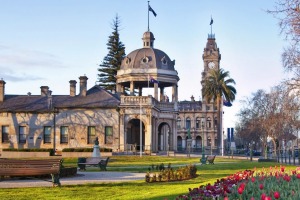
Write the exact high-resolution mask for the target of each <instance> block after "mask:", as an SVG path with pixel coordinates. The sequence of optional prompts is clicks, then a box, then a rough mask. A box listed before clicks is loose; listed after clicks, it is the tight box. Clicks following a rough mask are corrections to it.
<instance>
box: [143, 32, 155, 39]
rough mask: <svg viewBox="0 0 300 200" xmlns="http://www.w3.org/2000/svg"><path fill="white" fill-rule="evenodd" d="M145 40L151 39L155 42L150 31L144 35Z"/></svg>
mask: <svg viewBox="0 0 300 200" xmlns="http://www.w3.org/2000/svg"><path fill="white" fill-rule="evenodd" d="M143 38H149V39H152V40H155V38H154V35H153V33H152V32H150V31H147V32H145V33H144V34H143Z"/></svg>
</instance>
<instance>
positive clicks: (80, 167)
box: [78, 164, 86, 171]
mask: <svg viewBox="0 0 300 200" xmlns="http://www.w3.org/2000/svg"><path fill="white" fill-rule="evenodd" d="M78 167H79V171H85V170H86V169H85V165H82V164H79V165H78Z"/></svg>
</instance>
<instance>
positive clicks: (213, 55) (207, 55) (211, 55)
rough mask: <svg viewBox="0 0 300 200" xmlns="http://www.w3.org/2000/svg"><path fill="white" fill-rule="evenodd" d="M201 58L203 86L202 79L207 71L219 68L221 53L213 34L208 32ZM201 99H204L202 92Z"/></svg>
mask: <svg viewBox="0 0 300 200" xmlns="http://www.w3.org/2000/svg"><path fill="white" fill-rule="evenodd" d="M202 59H203V64H204V68H203V72H202V78H201V85H202V88H203V86H204V79H205V77H206V76H207V73H208V71H209V70H211V69H219V68H220V60H221V54H220V50H219V48H218V46H217V43H216V39H215V34H208V38H207V42H206V47H205V48H204V50H203V54H202ZM202 99H203V100H204V98H203V93H202Z"/></svg>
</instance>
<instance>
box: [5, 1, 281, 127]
mask: <svg viewBox="0 0 300 200" xmlns="http://www.w3.org/2000/svg"><path fill="white" fill-rule="evenodd" d="M147 5H148V2H147V1H145V0H84V1H83V0H43V1H40V0H26V1H24V0H1V6H0V21H1V23H0V78H3V80H5V82H6V85H5V93H6V94H24V95H25V94H27V93H28V92H31V93H32V94H33V95H35V94H36V95H38V94H40V86H49V88H50V90H52V94H53V95H58V94H69V81H70V80H77V82H79V81H78V77H79V76H82V75H86V76H87V77H88V88H90V87H92V86H94V85H95V83H96V81H97V73H98V72H97V68H98V65H99V64H100V63H101V62H102V60H103V58H104V57H105V56H106V55H107V53H108V50H107V46H106V43H107V41H108V37H109V35H110V34H111V32H112V31H113V30H112V22H113V19H114V18H115V16H116V15H118V16H119V17H120V19H121V29H120V39H121V41H122V42H123V44H124V45H125V47H126V54H129V53H130V52H132V51H134V50H135V49H139V48H142V40H141V38H142V36H143V33H144V32H145V31H147V21H148V20H147V16H148V7H147ZM150 5H151V7H152V8H153V10H154V11H155V12H156V13H157V16H156V17H154V16H153V15H152V14H151V13H150V31H151V32H152V33H153V34H154V36H155V43H154V47H155V48H157V49H160V50H162V51H164V52H165V53H167V54H168V55H169V57H170V58H171V60H175V61H176V63H175V69H176V70H177V72H178V75H179V78H180V81H179V83H178V93H179V100H180V101H182V100H190V97H191V96H192V95H193V96H194V97H195V99H196V100H199V99H200V96H201V84H200V81H201V72H202V71H203V60H202V54H203V49H204V47H205V45H206V42H207V36H208V33H210V31H211V27H210V25H209V23H210V20H211V17H212V18H213V20H214V23H213V27H212V32H213V33H214V34H215V37H216V42H217V45H218V47H219V49H220V52H221V63H220V66H221V68H223V69H225V70H226V71H229V73H230V77H231V78H233V79H234V80H235V81H236V85H235V87H236V90H237V95H236V100H235V101H234V102H233V106H232V107H229V108H224V128H227V127H234V126H235V124H236V122H237V120H238V118H237V116H236V114H237V113H238V111H239V110H240V108H241V103H240V101H241V100H243V99H245V98H246V97H249V96H250V95H251V94H252V93H254V92H256V91H257V90H258V89H264V90H266V91H268V90H269V89H270V87H272V86H275V85H276V84H279V83H280V81H282V80H283V79H285V78H286V77H287V74H286V73H285V72H284V70H283V67H282V63H281V53H282V51H283V48H284V46H285V45H286V43H287V42H286V41H284V37H283V36H282V35H280V30H279V27H278V21H277V20H276V19H275V18H274V17H273V16H272V15H270V14H267V13H266V10H268V9H269V10H272V9H273V8H274V6H275V3H274V1H269V0H268V1H267V0H251V1H241V0H226V1H224V0H210V1H207V0H206V1H205V0H163V1H162V0H151V1H150ZM78 89H79V87H77V90H78ZM77 93H78V91H77Z"/></svg>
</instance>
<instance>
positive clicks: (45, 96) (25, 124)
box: [0, 31, 222, 152]
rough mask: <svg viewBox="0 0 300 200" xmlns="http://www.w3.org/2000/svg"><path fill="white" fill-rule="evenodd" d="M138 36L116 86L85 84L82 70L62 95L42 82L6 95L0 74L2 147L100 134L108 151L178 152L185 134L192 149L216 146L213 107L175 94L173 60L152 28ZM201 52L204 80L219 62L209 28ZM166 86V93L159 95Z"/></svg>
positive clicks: (85, 141) (77, 140) (86, 140)
mask: <svg viewBox="0 0 300 200" xmlns="http://www.w3.org/2000/svg"><path fill="white" fill-rule="evenodd" d="M142 40H143V41H142V42H143V46H142V48H140V49H136V50H134V51H132V52H131V53H129V54H128V55H127V56H126V58H125V59H124V60H123V62H122V64H121V67H120V70H118V72H117V76H116V78H117V89H116V91H115V92H114V93H111V92H109V91H106V90H104V89H102V88H101V87H99V86H97V85H95V86H93V87H92V88H90V89H87V81H88V77H86V76H80V77H79V91H80V92H79V94H76V87H77V81H76V80H70V81H69V84H70V93H69V94H68V95H52V92H51V91H50V90H49V87H48V86H41V94H40V95H31V94H27V95H9V94H5V87H9V85H7V86H6V82H5V81H4V80H0V132H1V135H0V149H3V148H53V149H57V150H62V149H64V148H71V147H72V148H76V147H92V146H93V144H94V140H95V137H98V138H99V145H100V146H101V147H107V148H112V149H113V151H127V150H133V149H134V148H135V149H140V148H142V150H143V151H145V152H159V151H166V150H175V151H183V150H185V149H186V147H187V143H186V140H187V138H188V137H189V136H190V137H191V139H192V148H193V150H194V151H201V147H202V145H204V146H205V147H208V148H211V149H218V148H219V149H220V148H221V139H222V138H221V133H218V131H217V126H221V124H222V123H221V122H218V120H217V118H216V116H217V112H218V111H217V110H216V106H214V104H213V102H205V101H196V100H195V99H194V97H193V96H192V97H191V100H190V101H181V102H180V101H178V81H179V75H178V73H177V71H176V70H175V60H171V59H170V58H169V56H168V55H167V54H166V53H165V52H163V51H161V50H159V49H156V48H154V40H155V38H154V35H153V33H152V32H150V31H147V32H145V33H144V35H143V38H142ZM202 57H203V72H202V76H201V78H202V80H199V81H201V83H202V84H203V79H204V78H205V76H206V74H207V71H208V70H210V69H211V68H219V67H220V60H221V55H220V53H219V49H218V47H217V45H216V42H215V37H214V35H212V34H209V36H208V39H207V44H206V47H205V48H204V51H203V56H202ZM199 77H200V74H199ZM168 88H170V89H171V91H172V96H171V97H167V96H166V95H165V92H164V91H165V90H166V89H168ZM145 89H148V91H153V93H152V94H149V93H147V92H144V91H146V90H145ZM199 90H201V88H199ZM128 91H129V92H128ZM143 92H144V93H143ZM146 93H147V94H146ZM203 99H204V98H203Z"/></svg>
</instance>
